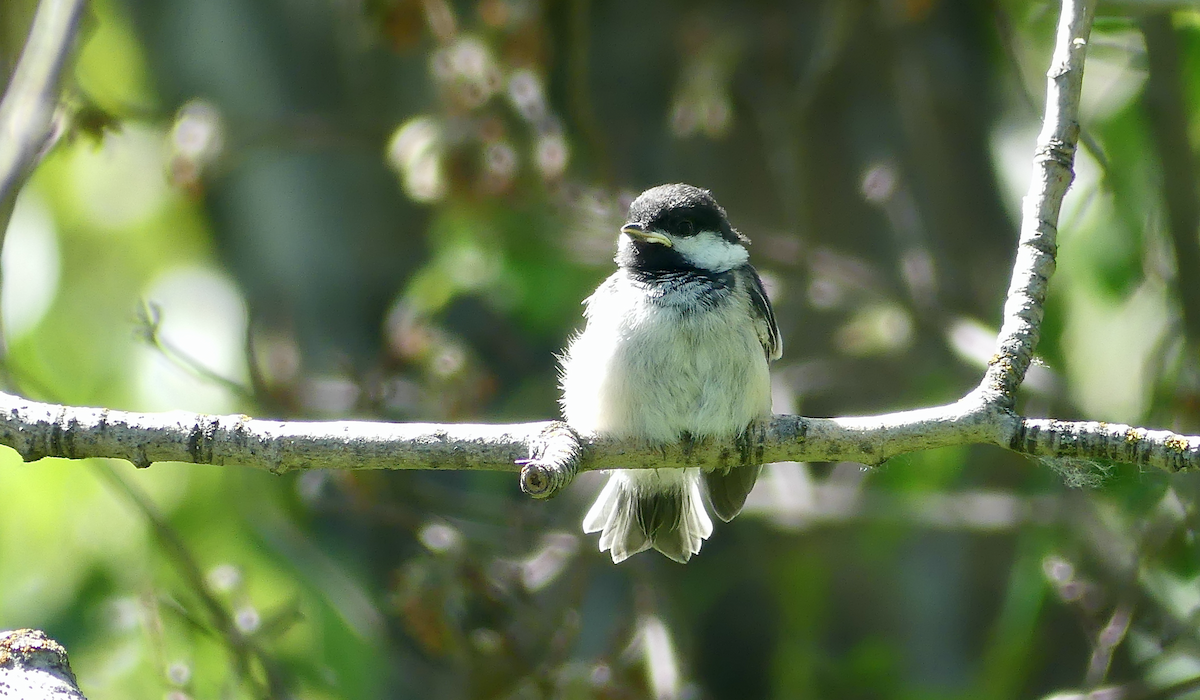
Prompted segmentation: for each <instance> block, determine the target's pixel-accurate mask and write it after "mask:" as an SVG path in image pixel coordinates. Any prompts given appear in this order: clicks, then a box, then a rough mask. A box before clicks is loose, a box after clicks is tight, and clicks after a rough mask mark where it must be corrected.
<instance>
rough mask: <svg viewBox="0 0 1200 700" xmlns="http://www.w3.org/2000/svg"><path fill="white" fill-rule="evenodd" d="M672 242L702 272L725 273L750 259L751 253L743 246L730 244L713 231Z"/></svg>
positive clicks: (672, 240) (702, 232)
mask: <svg viewBox="0 0 1200 700" xmlns="http://www.w3.org/2000/svg"><path fill="white" fill-rule="evenodd" d="M671 242H672V243H674V244H675V250H677V251H679V254H680V255H682V256H683V258H684V260H687V261H688V262H690V263H691V264H693V265H695V266H696V267H698V268H700V269H702V270H710V271H712V272H725V271H726V270H732V269H733V268H735V267H738V266H739V265H744V264H745V263H746V261H747V260H749V259H750V253H748V252H746V249H745V248H743V247H742V246H741V245H738V244H737V243H730V242H729V241H727V240H725V239H724V238H721V235H720V234H719V233H713V232H712V231H701V232H700V233H697V234H696V235H694V236H690V237H688V238H672V239H671Z"/></svg>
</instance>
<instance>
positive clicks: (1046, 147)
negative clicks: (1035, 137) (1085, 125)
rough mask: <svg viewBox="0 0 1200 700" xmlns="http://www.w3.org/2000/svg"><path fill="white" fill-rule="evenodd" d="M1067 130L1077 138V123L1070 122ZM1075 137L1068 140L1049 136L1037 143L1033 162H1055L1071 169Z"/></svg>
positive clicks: (1073, 163)
mask: <svg viewBox="0 0 1200 700" xmlns="http://www.w3.org/2000/svg"><path fill="white" fill-rule="evenodd" d="M1067 131H1068V132H1069V133H1070V135H1071V136H1073V137H1075V138H1078V133H1079V124H1078V123H1077V122H1071V123H1070V124H1069V125H1068V127H1067ZM1075 138H1071V139H1068V140H1063V139H1057V138H1051V139H1049V140H1048V141H1047V142H1046V143H1043V144H1039V145H1038V147H1037V151H1035V152H1034V154H1033V161H1034V162H1035V163H1046V162H1052V163H1055V164H1057V165H1059V166H1061V167H1063V168H1065V169H1066V170H1071V168H1072V167H1074V165H1075V142H1074V141H1075Z"/></svg>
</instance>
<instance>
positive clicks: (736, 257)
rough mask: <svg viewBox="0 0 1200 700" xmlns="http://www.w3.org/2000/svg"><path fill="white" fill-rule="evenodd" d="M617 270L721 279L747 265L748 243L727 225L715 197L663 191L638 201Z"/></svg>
mask: <svg viewBox="0 0 1200 700" xmlns="http://www.w3.org/2000/svg"><path fill="white" fill-rule="evenodd" d="M621 234H622V235H621V238H620V241H619V242H618V245H617V258H616V260H617V264H618V265H620V266H621V267H624V268H629V269H633V270H637V271H646V272H670V271H675V270H700V271H703V272H713V273H720V272H726V271H728V270H731V269H733V268H735V267H738V266H739V265H742V264H743V263H745V262H746V260H747V258H748V257H749V256H748V253H747V252H746V244H747V243H749V242H750V241H749V240H748V239H747V238H746V237H745V236H743V235H742V234H740V233H738V232H737V230H735V229H734V228H733V227H732V226H730V225H729V219H728V218H727V217H726V216H725V210H724V209H723V208H721V205H720V204H717V200H716V199H714V198H713V196H712V193H711V192H709V191H708V190H702V189H700V188H699V187H692V186H691V185H683V184H679V185H659V186H658V187H653V188H651V189H648V190H646V191H645V192H643V193H641V194H640V195H638V198H637V199H635V200H633V203H632V204H630V205H629V219H628V221H627V222H626V224H625V225H624V226H622V227H621Z"/></svg>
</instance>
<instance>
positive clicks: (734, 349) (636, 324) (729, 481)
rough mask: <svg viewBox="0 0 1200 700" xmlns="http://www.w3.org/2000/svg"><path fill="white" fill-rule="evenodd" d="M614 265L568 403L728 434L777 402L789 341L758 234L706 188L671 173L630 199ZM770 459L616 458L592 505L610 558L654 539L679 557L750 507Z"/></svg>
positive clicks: (570, 379) (634, 431)
mask: <svg viewBox="0 0 1200 700" xmlns="http://www.w3.org/2000/svg"><path fill="white" fill-rule="evenodd" d="M621 234H622V235H621V236H620V237H619V241H618V244H617V255H616V262H617V266H618V269H617V271H616V272H615V273H614V274H613V275H612V276H611V277H609V278H608V279H607V280H605V281H604V283H603V284H601V285H600V287H599V288H597V289H596V291H595V293H594V294H592V296H590V297H588V299H587V300H586V301H585V302H584V304H585V305H586V310H585V312H584V316H585V317H586V319H587V326H586V327H585V328H584V330H583V332H582V333H580V334H579V335H577V336H576V337H575V338H574V339H573V340H572V341H571V343H570V345H569V347H568V348H567V351H566V352H565V353H564V355H563V357H562V373H561V378H562V407H563V413H564V415H565V417H566V421H567V423H568V424H569V425H570V426H571V427H572V428H574V429H575V430H577V431H579V432H580V433H581V434H585V435H601V436H610V437H617V438H624V439H632V440H641V441H644V442H649V443H651V444H654V443H658V444H666V443H676V442H678V441H680V440H681V439H687V438H689V437H690V438H694V439H701V438H706V437H712V438H730V437H733V436H736V435H738V434H740V433H742V432H743V431H744V430H746V428H747V427H748V426H749V425H750V424H751V423H752V422H754V421H755V420H760V419H764V418H768V417H769V416H770V415H771V382H770V377H769V374H768V369H767V363H768V362H769V361H771V360H775V359H778V358H779V357H780V355H781V354H782V353H783V343H782V341H781V340H780V337H779V329H778V328H777V327H776V325H775V316H774V313H773V312H772V311H771V303H770V301H768V299H767V295H766V293H765V292H764V291H763V286H762V281H761V280H760V279H759V277H758V273H757V272H755V270H754V268H753V267H751V266H750V264H749V263H748V262H747V260H748V257H749V255H748V253H747V252H746V248H745V245H746V244H747V243H749V240H748V239H747V238H746V237H745V236H743V235H742V234H740V233H738V232H737V230H735V229H734V228H733V227H732V226H730V224H729V220H728V219H727V218H726V215H725V210H724V209H723V208H721V205H719V204H717V200H716V199H714V198H713V196H712V194H711V193H710V192H709V191H708V190H702V189H699V188H697V187H692V186H691V185H682V184H681V185H661V186H659V187H655V188H653V189H649V190H646V191H645V192H643V193H642V194H641V195H640V196H639V197H638V198H637V199H635V200H634V201H633V204H631V205H630V207H629V220H628V223H626V224H625V225H624V226H623V227H622V228H621ZM761 469H762V467H761V466H760V465H756V466H744V467H736V468H733V469H730V470H729V471H728V472H722V471H714V472H706V473H703V474H702V473H701V471H700V470H699V469H633V470H616V471H613V472H612V474H611V476H610V477H609V479H608V483H607V484H606V485H605V487H604V490H602V491H601V492H600V496H599V497H598V498H597V499H596V503H595V505H593V506H592V508H591V510H589V511H588V513H587V515H586V516H585V517H584V519H583V531H584V532H585V533H592V532H601V533H602V534H601V535H600V551H606V550H608V551H611V553H612V559H613V561H614V562H620V561H623V560H624V559H626V558H627V557H629V556H630V555H633V554H636V553H638V552H642V551H645V550H647V549H649V548H651V547H653V548H654V549H657V550H658V551H660V552H662V553H663V554H665V555H666V556H668V557H670V558H671V559H674V560H675V561H677V562H680V563H686V562H687V560H688V559H690V558H691V556H692V555H693V554H696V553H697V552H699V551H700V545H701V543H702V542H703V541H704V540H705V539H706V538H707V537H708V536H709V535H710V534H712V520H710V519H709V516H708V513H707V512H706V511H705V508H704V502H703V501H702V497H701V490H702V486H701V484H702V483H703V484H704V490H706V491H707V493H708V499H709V503H710V504H711V505H712V509H713V512H715V513H716V514H717V516H718V517H719V518H721V519H722V520H724V521H726V522H728V521H730V520H732V519H733V517H734V516H736V515H737V514H738V513H739V512H740V511H741V509H742V505H743V504H744V503H745V502H746V495H747V494H748V493H750V489H751V488H752V487H753V486H754V482H755V480H756V479H757V478H758V473H759V471H760V470H761Z"/></svg>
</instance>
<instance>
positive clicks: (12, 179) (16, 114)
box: [0, 0, 85, 364]
mask: <svg viewBox="0 0 1200 700" xmlns="http://www.w3.org/2000/svg"><path fill="white" fill-rule="evenodd" d="M84 2H85V0H42V2H41V4H40V5H38V9H37V14H36V15H35V16H34V18H33V26H32V27H31V28H30V30H29V38H28V39H27V40H26V42H25V48H24V49H23V50H22V51H21V58H20V59H19V60H18V61H17V68H16V70H15V71H13V76H12V80H10V81H9V83H8V89H7V90H6V91H5V93H4V98H3V100H0V250H3V249H4V235H5V233H6V232H7V231H8V222H9V219H10V218H12V212H13V207H15V206H16V203H17V193H18V192H20V191H21V187H22V186H24V184H25V181H26V180H28V179H29V176H30V174H32V173H33V169H34V167H35V166H36V165H37V163H38V161H39V160H41V157H42V154H44V153H45V152H46V149H47V147H48V146H49V145H50V144H51V143H52V142H53V140H54V124H53V121H54V120H53V117H54V109H55V107H56V106H57V105H58V86H59V82H60V80H61V76H62V72H63V67H64V66H65V65H66V63H67V54H68V53H70V50H71V45H72V43H73V41H74V38H75V31H76V29H77V28H78V26H79V17H80V15H81V14H82V13H83V7H84ZM0 321H2V320H0ZM5 355H6V352H5V346H4V325H3V323H2V322H0V364H3V362H4V358H5Z"/></svg>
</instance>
